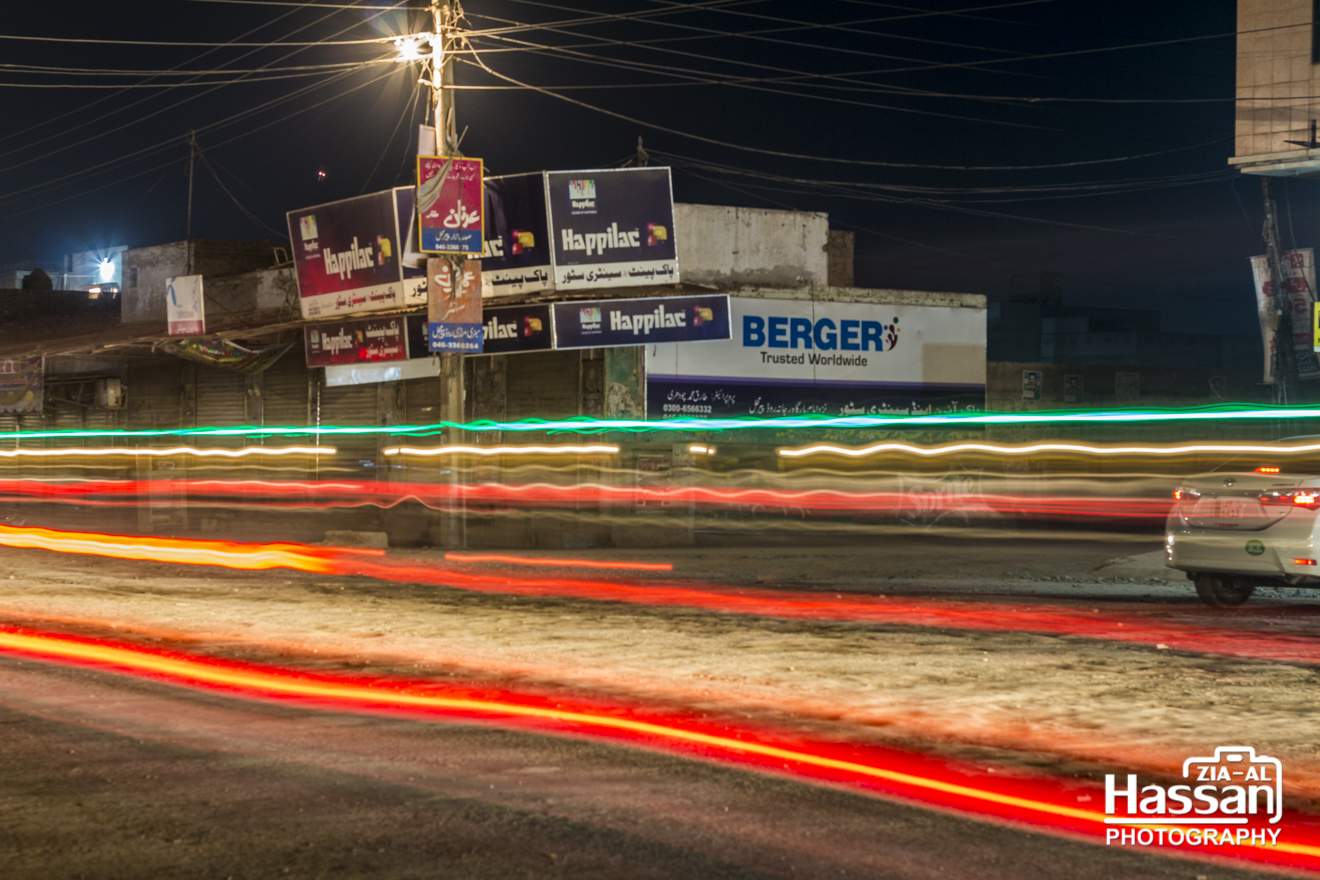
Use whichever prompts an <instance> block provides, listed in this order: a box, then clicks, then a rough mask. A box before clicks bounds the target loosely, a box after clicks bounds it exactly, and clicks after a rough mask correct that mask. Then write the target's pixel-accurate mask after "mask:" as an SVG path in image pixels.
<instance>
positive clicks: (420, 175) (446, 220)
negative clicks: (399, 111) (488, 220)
mask: <svg viewBox="0 0 1320 880" xmlns="http://www.w3.org/2000/svg"><path fill="white" fill-rule="evenodd" d="M482 186H483V180H482V164H481V160H480V159H460V158H458V157H455V156H418V157H417V223H418V237H419V238H420V240H421V248H420V250H421V251H422V252H423V253H428V254H472V255H474V256H480V255H481V249H482V243H483V239H484V237H485V218H484V216H483V212H484V211H485V194H484V190H483V189H482Z"/></svg>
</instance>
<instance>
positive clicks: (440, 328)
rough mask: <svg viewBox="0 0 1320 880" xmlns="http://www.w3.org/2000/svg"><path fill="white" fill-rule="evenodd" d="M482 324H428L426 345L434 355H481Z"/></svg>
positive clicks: (483, 328) (483, 331) (430, 322)
mask: <svg viewBox="0 0 1320 880" xmlns="http://www.w3.org/2000/svg"><path fill="white" fill-rule="evenodd" d="M485 329H486V328H485V326H484V325H482V324H479V323H478V324H449V323H443V324H442V323H436V322H434V321H428V322H426V345H427V347H428V348H429V349H430V350H431V352H432V353H434V354H481V341H482V336H483V335H484V333H485Z"/></svg>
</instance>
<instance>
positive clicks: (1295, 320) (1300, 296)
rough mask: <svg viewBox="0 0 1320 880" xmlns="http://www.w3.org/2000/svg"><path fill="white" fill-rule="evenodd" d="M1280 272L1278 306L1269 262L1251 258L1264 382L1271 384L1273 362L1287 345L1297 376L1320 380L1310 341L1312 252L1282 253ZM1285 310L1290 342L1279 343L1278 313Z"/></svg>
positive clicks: (1319, 361) (1312, 342)
mask: <svg viewBox="0 0 1320 880" xmlns="http://www.w3.org/2000/svg"><path fill="white" fill-rule="evenodd" d="M1279 259H1280V261H1281V262H1282V264H1283V265H1282V269H1283V292H1284V301H1283V302H1280V301H1279V299H1278V297H1277V295H1276V292H1277V290H1278V285H1276V284H1275V283H1274V273H1273V272H1271V271H1270V261H1269V258H1268V257H1266V256H1256V257H1252V258H1251V275H1252V280H1253V281H1254V282H1255V287H1256V315H1257V318H1258V320H1259V321H1260V335H1261V343H1262V346H1263V348H1264V354H1265V363H1264V369H1263V375H1264V378H1263V382H1264V384H1266V385H1273V384H1274V379H1275V377H1274V369H1275V359H1276V356H1277V354H1278V346H1279V345H1280V343H1283V344H1289V342H1291V345H1292V349H1293V358H1294V360H1295V361H1296V363H1297V375H1298V377H1299V378H1302V379H1320V360H1318V359H1317V358H1316V356H1315V350H1314V349H1315V346H1314V340H1313V339H1312V332H1311V321H1312V312H1313V311H1314V309H1315V303H1316V300H1317V298H1316V293H1315V251H1314V250H1313V249H1311V248H1298V249H1297V250H1291V251H1284V252H1283V253H1281V254H1280V255H1279ZM1285 308H1286V309H1288V317H1289V320H1290V321H1291V322H1292V337H1293V338H1292V339H1291V340H1290V341H1289V340H1280V339H1279V313H1280V312H1281V311H1282V310H1283V309H1285Z"/></svg>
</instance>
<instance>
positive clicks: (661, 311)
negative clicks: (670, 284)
mask: <svg viewBox="0 0 1320 880" xmlns="http://www.w3.org/2000/svg"><path fill="white" fill-rule="evenodd" d="M554 315H555V348H564V349H569V348H611V347H613V346H618V345H646V344H648V343H657V342H709V341H713V340H719V339H728V338H729V334H730V323H729V297H728V295H727V294H722V293H721V294H703V295H700V296H659V297H655V296H653V297H646V298H644V299H604V300H592V301H588V302H558V303H555V304H554Z"/></svg>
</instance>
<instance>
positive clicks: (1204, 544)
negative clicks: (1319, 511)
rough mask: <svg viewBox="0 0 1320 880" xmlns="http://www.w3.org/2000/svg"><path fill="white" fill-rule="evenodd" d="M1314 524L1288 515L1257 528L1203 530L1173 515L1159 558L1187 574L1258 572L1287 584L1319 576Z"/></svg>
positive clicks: (1251, 573)
mask: <svg viewBox="0 0 1320 880" xmlns="http://www.w3.org/2000/svg"><path fill="white" fill-rule="evenodd" d="M1315 525H1316V518H1315V516H1314V515H1308V516H1294V515H1289V516H1285V517H1284V518H1283V519H1281V520H1279V521H1278V522H1277V523H1275V524H1273V525H1271V526H1270V527H1269V528H1266V529H1261V530H1260V531H1237V530H1233V529H1202V528H1194V527H1190V526H1188V525H1186V524H1185V523H1184V522H1183V521H1182V519H1181V518H1180V517H1178V516H1177V514H1175V515H1173V516H1171V517H1170V518H1169V523H1168V528H1167V530H1166V532H1165V543H1164V559H1165V563H1166V564H1167V565H1168V566H1169V567H1170V568H1177V569H1181V570H1183V571H1187V572H1216V573H1223V574H1241V575H1258V576H1262V577H1265V578H1283V579H1284V580H1286V581H1288V582H1298V581H1300V580H1302V579H1310V578H1315V579H1320V560H1317V541H1316V536H1315ZM1306 560H1311V561H1312V563H1311V564H1307V562H1306Z"/></svg>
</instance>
